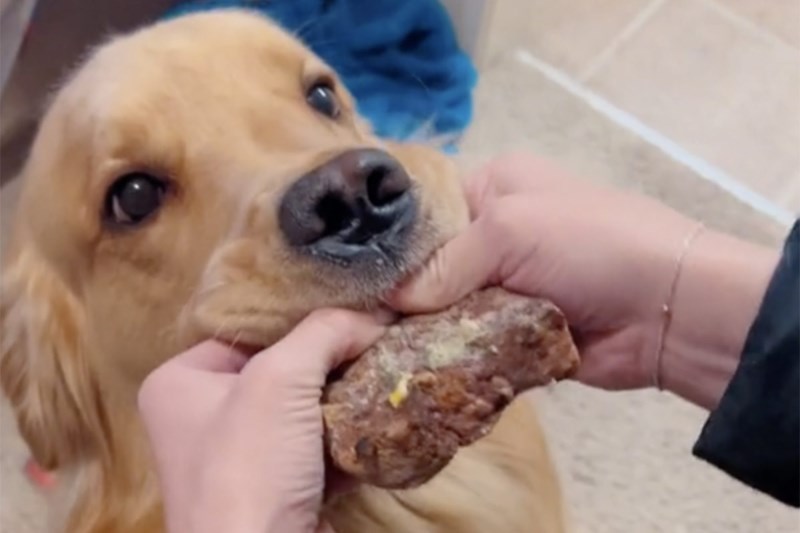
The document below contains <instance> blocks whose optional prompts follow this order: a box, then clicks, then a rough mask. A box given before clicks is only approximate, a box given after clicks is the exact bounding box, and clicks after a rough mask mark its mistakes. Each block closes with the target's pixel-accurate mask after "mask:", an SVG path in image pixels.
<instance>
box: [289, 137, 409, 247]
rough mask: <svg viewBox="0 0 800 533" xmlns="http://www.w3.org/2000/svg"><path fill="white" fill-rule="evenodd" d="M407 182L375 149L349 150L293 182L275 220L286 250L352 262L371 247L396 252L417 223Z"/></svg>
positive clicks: (402, 172)
mask: <svg viewBox="0 0 800 533" xmlns="http://www.w3.org/2000/svg"><path fill="white" fill-rule="evenodd" d="M416 210H417V206H416V201H415V199H414V196H413V194H412V192H411V179H410V178H409V176H408V174H407V173H406V171H405V169H404V168H403V166H402V165H401V164H400V163H399V162H398V161H397V160H395V159H394V158H393V157H391V156H390V155H389V154H387V153H386V152H383V151H381V150H376V149H357V150H349V151H347V152H344V153H342V154H339V155H337V156H336V157H334V158H333V159H331V160H330V161H328V162H326V163H324V164H323V165H321V166H319V167H317V168H315V169H314V170H312V171H311V172H309V173H308V174H306V175H305V176H303V177H301V178H300V179H299V180H297V181H296V182H295V183H294V184H293V185H292V186H291V187H290V188H289V189H288V190H287V191H286V193H285V195H284V196H283V199H282V201H281V204H280V208H279V212H278V220H279V223H280V228H281V231H282V232H283V234H284V236H285V238H286V240H287V241H288V242H289V244H290V245H292V246H296V247H310V249H311V251H312V252H318V253H320V254H323V255H328V256H334V257H340V258H342V259H347V258H351V257H353V256H354V255H357V254H358V253H359V252H361V251H364V250H365V249H369V248H373V249H374V248H377V249H385V248H386V247H390V248H394V247H396V244H397V243H393V242H392V241H393V239H398V238H400V237H402V236H403V234H404V233H406V230H408V229H409V228H410V227H411V225H412V224H413V222H414V220H415V218H416Z"/></svg>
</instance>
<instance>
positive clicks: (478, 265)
mask: <svg viewBox="0 0 800 533" xmlns="http://www.w3.org/2000/svg"><path fill="white" fill-rule="evenodd" d="M488 244H489V243H488V241H487V234H486V231H485V230H484V223H483V220H482V219H481V218H478V219H477V220H476V221H474V222H473V223H472V224H470V225H469V226H468V227H467V229H466V230H464V231H463V232H462V233H460V234H459V235H457V236H456V237H455V238H454V239H453V240H451V241H450V242H448V243H446V244H445V245H444V246H443V247H441V248H440V249H439V250H437V251H436V253H434V255H433V257H432V258H431V259H430V260H429V261H428V262H427V263H426V264H425V266H424V267H423V268H422V270H420V271H419V272H417V273H416V274H414V275H413V276H412V277H411V278H409V279H408V280H407V281H405V282H404V283H402V284H401V285H400V286H399V287H398V288H396V289H395V290H394V291H392V292H391V293H390V294H389V295H388V297H387V298H386V303H387V304H389V306H391V307H392V308H394V309H396V310H397V311H400V312H403V313H428V312H433V311H439V310H441V309H444V308H445V307H448V306H450V305H452V304H454V303H456V302H457V301H459V300H461V299H462V298H464V297H465V296H467V295H468V294H470V293H472V292H474V291H475V290H477V289H481V288H483V287H485V286H486V285H488V284H489V282H490V281H491V279H492V278H493V277H494V275H495V273H496V272H497V270H498V268H499V265H500V254H499V253H491V252H489V246H488Z"/></svg>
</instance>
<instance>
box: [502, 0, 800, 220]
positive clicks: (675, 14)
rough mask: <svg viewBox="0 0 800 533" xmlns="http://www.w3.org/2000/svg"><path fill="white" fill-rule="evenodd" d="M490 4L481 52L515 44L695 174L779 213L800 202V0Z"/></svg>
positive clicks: (517, 0)
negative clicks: (641, 128) (690, 165)
mask: <svg viewBox="0 0 800 533" xmlns="http://www.w3.org/2000/svg"><path fill="white" fill-rule="evenodd" d="M495 6H496V7H495V9H496V12H495V20H494V23H493V24H494V27H495V31H493V32H491V40H490V54H489V56H488V58H489V59H488V62H489V64H491V61H492V60H494V59H495V58H496V57H497V56H498V54H502V53H504V52H507V51H508V50H510V49H523V50H525V51H527V52H528V53H530V54H532V55H533V56H534V57H535V58H537V59H539V60H541V61H543V62H545V63H547V64H549V65H550V66H552V67H554V68H555V69H557V70H559V71H561V72H562V73H564V74H565V75H567V76H569V77H570V78H571V79H572V80H574V81H575V82H576V84H578V85H580V86H581V87H582V88H585V89H587V90H589V91H590V92H591V93H593V94H594V95H596V96H598V97H600V98H602V99H605V100H606V101H608V102H609V103H610V104H611V105H613V106H614V107H616V108H618V109H619V110H621V111H622V112H624V113H629V114H631V115H633V116H634V117H635V118H636V119H638V120H640V121H641V122H642V123H644V125H646V126H647V127H649V128H652V129H653V130H655V131H656V132H658V133H659V134H660V135H661V136H663V137H664V138H665V139H666V140H667V141H670V142H672V143H674V144H675V145H676V146H677V147H679V148H680V151H681V152H682V155H680V156H681V157H683V158H686V159H693V160H694V159H699V160H701V163H702V164H703V166H704V167H705V168H707V171H706V172H705V174H711V175H712V178H714V179H717V180H718V181H719V180H722V181H725V182H726V183H727V184H728V185H729V186H731V187H737V186H744V187H745V188H747V189H749V191H750V192H752V194H750V195H749V198H750V200H748V201H753V202H759V200H760V199H759V198H758V197H763V198H762V199H763V200H766V202H768V203H769V204H772V205H773V206H774V211H775V212H778V213H782V215H783V218H784V219H785V218H787V216H790V215H791V214H792V213H797V212H798V211H800V0H780V1H778V0H766V1H764V0H734V1H727V0H719V1H715V0H612V1H606V2H597V1H592V0H558V1H552V0H497V1H496V2H495ZM730 182H735V183H734V184H731V183H730ZM739 189H742V187H739ZM741 194H742V195H743V196H742V197H745V196H748V195H747V191H743V192H742V193H741Z"/></svg>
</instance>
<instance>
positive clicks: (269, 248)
mask: <svg viewBox="0 0 800 533" xmlns="http://www.w3.org/2000/svg"><path fill="white" fill-rule="evenodd" d="M21 179H23V180H24V182H23V190H22V192H21V195H20V199H19V204H18V211H17V218H16V221H15V222H16V224H15V227H14V233H13V242H12V243H11V245H10V247H7V248H6V250H7V252H8V253H7V261H8V262H7V264H6V265H5V269H4V272H3V278H2V284H3V285H2V354H1V355H2V367H1V369H2V386H3V389H4V392H5V394H6V396H7V397H8V399H9V400H10V403H11V405H12V406H13V409H14V412H15V416H16V419H17V423H18V426H19V430H20V432H21V434H22V436H23V437H24V439H25V440H26V441H27V443H28V445H29V446H30V449H31V450H32V453H33V455H34V457H35V459H36V461H38V463H39V464H40V465H42V466H43V467H45V468H47V469H50V470H54V471H57V472H58V475H59V483H58V489H57V494H56V495H55V501H56V502H57V505H55V507H56V512H55V513H54V516H55V518H54V519H55V520H57V522H58V530H60V531H66V532H69V533H101V532H114V533H116V532H123V533H138V532H148V533H150V532H160V531H163V530H164V525H163V523H162V509H161V507H160V500H159V495H158V488H157V482H156V479H155V475H154V472H153V468H152V463H151V459H150V455H149V450H148V445H147V441H146V438H145V435H144V432H143V428H142V426H141V423H140V420H139V419H138V416H137V409H136V395H137V389H138V387H139V385H140V384H141V382H142V381H143V379H144V378H145V376H146V375H147V374H148V373H149V372H150V371H151V370H153V369H154V368H155V367H156V366H158V365H159V364H160V363H162V362H163V361H165V360H166V359H167V358H169V357H170V356H172V355H174V354H175V353H177V352H179V351H181V350H182V349H184V348H186V347H188V346H190V345H191V344H192V343H194V342H197V341H200V340H202V339H207V338H211V337H216V338H219V339H222V340H225V341H227V342H237V341H238V342H242V343H246V344H248V345H255V346H269V345H270V344H271V343H273V342H274V341H275V340H276V339H278V338H279V337H280V336H282V335H284V334H286V333H287V332H288V330H290V328H292V327H293V325H295V324H296V323H297V322H298V321H299V320H300V319H301V318H302V317H304V316H305V315H306V314H308V313H309V312H311V311H312V310H314V309H316V308H320V307H328V306H341V307H348V308H354V309H365V308H369V307H371V306H375V305H378V304H379V302H380V301H381V296H382V295H384V294H385V293H386V291H387V290H389V289H391V288H392V287H393V286H395V285H396V284H397V283H398V282H399V281H400V280H401V279H403V278H404V277H405V276H407V275H408V274H409V272H411V271H413V270H414V269H415V268H417V267H419V266H420V265H421V264H422V262H423V261H425V259H426V258H427V257H429V256H430V254H431V253H432V252H433V251H434V250H435V249H436V248H437V247H438V246H440V245H442V244H443V243H444V242H445V241H446V240H447V239H449V238H451V237H452V236H453V235H454V234H455V233H456V232H457V231H459V229H460V228H462V227H463V226H464V225H465V224H466V223H467V221H468V213H467V209H466V203H465V201H464V197H463V192H462V189H461V187H460V184H459V182H458V179H457V175H456V169H455V163H454V162H453V161H451V160H450V159H448V158H447V157H445V156H444V155H442V154H441V153H440V152H438V151H437V150H434V149H433V148H430V147H426V146H418V145H411V144H402V143H388V142H385V141H382V140H380V139H378V138H376V137H375V136H373V134H371V132H370V130H369V128H368V126H367V125H366V124H365V123H364V122H363V121H362V120H361V119H360V118H359V117H358V116H356V114H355V112H354V104H353V101H352V99H351V97H350V96H349V95H348V93H347V91H346V90H345V88H344V87H343V86H342V85H341V83H340V81H339V80H338V79H337V76H336V73H335V72H332V71H331V69H330V68H329V67H328V66H326V65H325V64H324V63H323V62H321V61H320V60H319V59H318V58H317V57H315V55H314V54H313V53H311V52H310V51H309V50H308V49H307V48H306V47H305V46H303V45H302V44H301V43H300V42H299V41H298V40H297V39H295V38H294V37H293V36H291V35H289V34H288V33H287V32H285V31H283V30H281V29H280V28H278V27H277V26H276V25H275V24H273V23H272V22H270V21H269V20H267V19H265V18H263V17H261V16H259V15H255V14H252V13H248V12H246V11H240V10H222V11H216V12H208V13H202V14H195V15H189V16H186V17H183V18H178V19H175V20H171V21H166V22H162V23H158V24H155V25H152V26H149V27H147V28H144V29H141V30H138V31H136V32H133V33H132V34H130V35H126V36H121V37H117V38H114V39H112V40H111V41H110V42H108V43H106V44H105V45H103V46H102V47H100V48H99V49H97V50H95V51H94V53H93V54H91V56H90V57H89V58H88V60H87V61H86V62H85V63H84V64H83V65H82V66H81V67H80V68H79V69H78V70H77V72H75V73H74V74H73V75H72V76H70V77H69V79H68V80H67V81H66V83H65V84H64V85H63V86H62V87H61V89H60V90H59V91H58V92H57V94H56V95H55V97H54V99H53V100H52V102H51V104H50V106H49V107H48V110H47V112H46V113H45V115H44V117H43V120H42V122H41V124H40V128H39V131H38V134H37V137H36V139H35V141H34V143H33V146H32V149H31V152H30V156H29V158H28V160H27V162H26V164H25V167H24V169H23V171H22V176H21ZM265 386H266V384H265ZM176 393H179V392H177V391H176ZM324 512H325V513H326V514H327V516H328V518H329V520H330V522H331V524H332V525H333V527H334V528H335V530H336V531H337V532H338V533H372V532H389V533H401V532H402V533H433V532H442V533H444V532H447V533H516V532H520V533H521V532H525V533H528V532H539V533H551V532H560V531H563V530H564V529H565V525H564V518H563V517H562V514H563V502H562V500H561V493H560V489H559V484H558V480H557V477H556V474H555V470H554V466H553V463H552V461H551V458H550V456H549V454H548V451H547V446H546V443H545V439H544V436H543V434H542V429H541V427H540V425H539V422H538V420H537V417H536V414H535V412H534V410H533V407H532V406H531V404H530V402H529V401H527V400H520V401H517V402H515V403H514V404H513V405H512V406H511V407H510V408H509V409H508V410H507V412H506V413H505V415H504V416H503V418H502V419H501V421H500V423H499V424H498V426H497V427H496V429H495V430H494V431H493V432H492V433H491V434H490V435H489V436H488V437H487V438H485V439H483V440H482V441H480V442H479V443H477V444H475V445H473V446H470V447H467V448H465V449H463V450H462V451H461V452H460V453H459V454H458V455H457V457H456V458H455V459H454V460H453V461H452V463H451V464H450V465H448V467H447V468H446V469H445V470H444V471H443V472H442V473H441V474H440V475H438V476H437V477H436V478H435V479H434V480H432V481H431V482H429V483H427V484H426V485H424V486H422V487H419V488H417V489H413V490H407V491H386V490H378V489H376V488H374V487H367V486H364V487H361V488H359V489H358V490H356V491H354V492H352V493H348V494H347V495H344V496H342V497H340V498H337V499H335V500H334V501H332V502H329V504H328V505H327V507H326V509H325V511H324Z"/></svg>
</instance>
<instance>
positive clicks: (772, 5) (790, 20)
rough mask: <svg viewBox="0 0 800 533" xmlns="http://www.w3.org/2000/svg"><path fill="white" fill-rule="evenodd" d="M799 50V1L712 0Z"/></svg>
mask: <svg viewBox="0 0 800 533" xmlns="http://www.w3.org/2000/svg"><path fill="white" fill-rule="evenodd" d="M714 1H717V2H718V3H719V4H721V5H723V6H724V7H725V8H727V9H729V10H731V11H732V12H734V13H737V14H739V15H742V16H744V17H746V18H748V19H750V20H751V21H753V22H754V23H755V24H756V25H757V26H760V27H762V28H764V29H765V30H766V31H769V32H770V33H772V34H773V35H774V36H775V37H777V38H778V39H781V40H782V41H784V42H786V43H787V44H790V45H792V46H794V47H796V48H800V0H714Z"/></svg>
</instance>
